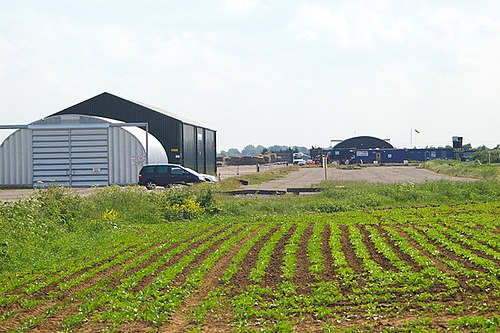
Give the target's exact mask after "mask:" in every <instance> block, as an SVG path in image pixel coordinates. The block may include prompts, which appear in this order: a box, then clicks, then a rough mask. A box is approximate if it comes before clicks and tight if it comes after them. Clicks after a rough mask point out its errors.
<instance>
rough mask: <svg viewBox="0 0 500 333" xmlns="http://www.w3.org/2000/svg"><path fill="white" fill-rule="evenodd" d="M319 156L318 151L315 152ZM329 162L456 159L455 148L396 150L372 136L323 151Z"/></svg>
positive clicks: (396, 161)
mask: <svg viewBox="0 0 500 333" xmlns="http://www.w3.org/2000/svg"><path fill="white" fill-rule="evenodd" d="M314 153H315V154H318V152H317V150H316V151H314ZM323 154H324V155H328V160H329V162H336V163H340V164H349V163H364V164H374V163H379V164H383V163H404V162H405V161H428V160H433V159H448V160H451V159H455V158H456V153H455V150H454V149H453V148H421V149H419V148H412V149H407V148H395V147H393V146H392V145H391V144H390V143H389V142H387V140H382V139H379V138H376V137H371V136H358V137H353V138H350V139H347V140H344V141H341V142H340V143H338V144H336V145H335V146H334V147H332V148H329V149H323Z"/></svg>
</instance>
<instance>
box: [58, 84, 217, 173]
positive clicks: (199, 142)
mask: <svg viewBox="0 0 500 333" xmlns="http://www.w3.org/2000/svg"><path fill="white" fill-rule="evenodd" d="M61 114H81V115H89V116H98V117H104V118H109V119H115V120H119V121H123V122H127V123H138V122H147V123H148V127H149V133H151V134H152V135H154V136H155V137H156V138H157V139H158V140H159V141H160V142H161V144H162V145H163V147H164V148H165V151H166V152H167V156H168V160H169V162H170V163H176V164H182V165H184V166H186V167H189V168H192V169H194V170H196V171H198V172H201V173H209V174H215V173H216V171H217V163H216V158H217V151H216V131H215V130H212V129H208V128H206V127H204V126H202V125H199V124H197V123H195V122H193V121H190V120H185V119H181V118H180V117H179V116H177V115H174V114H172V113H170V112H168V111H165V110H162V109H160V108H157V107H152V106H149V105H146V104H143V103H141V102H136V101H129V100H126V99H124V98H121V97H118V96H115V95H112V94H110V93H107V92H104V93H102V94H100V95H97V96H95V97H92V98H90V99H88V100H85V101H83V102H80V103H78V104H76V105H73V106H71V107H69V108H66V109H64V110H62V111H59V112H57V113H55V114H53V115H61Z"/></svg>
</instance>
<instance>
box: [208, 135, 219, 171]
mask: <svg viewBox="0 0 500 333" xmlns="http://www.w3.org/2000/svg"><path fill="white" fill-rule="evenodd" d="M205 162H206V170H205V172H206V173H208V174H211V175H216V174H217V148H216V142H215V131H212V130H208V129H205Z"/></svg>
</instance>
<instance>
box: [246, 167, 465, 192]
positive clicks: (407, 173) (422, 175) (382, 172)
mask: <svg viewBox="0 0 500 333" xmlns="http://www.w3.org/2000/svg"><path fill="white" fill-rule="evenodd" d="M324 179H325V172H324V170H323V169H322V168H320V167H318V168H301V169H300V170H299V171H296V172H292V173H290V174H289V175H288V176H287V177H285V178H283V179H277V180H273V181H270V182H266V183H263V184H260V185H253V186H245V188H247V189H260V190H286V189H287V188H289V187H309V186H311V185H314V184H318V183H320V182H321V181H323V180H324ZM328 179H329V180H336V181H347V182H350V181H364V182H367V183H403V182H412V183H426V182H432V181H438V180H450V181H474V180H475V179H471V178H458V177H451V176H447V175H442V174H437V173H435V172H432V171H429V170H426V169H419V168H417V167H414V166H379V167H363V168H356V169H336V168H328Z"/></svg>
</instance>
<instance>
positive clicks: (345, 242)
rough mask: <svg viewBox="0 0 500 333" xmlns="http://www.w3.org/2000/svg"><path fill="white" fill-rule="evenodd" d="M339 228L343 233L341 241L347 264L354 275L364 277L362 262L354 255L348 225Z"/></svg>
mask: <svg viewBox="0 0 500 333" xmlns="http://www.w3.org/2000/svg"><path fill="white" fill-rule="evenodd" d="M339 228H340V230H341V232H342V239H341V242H342V251H343V252H344V255H345V258H346V261H347V264H348V265H349V267H351V269H352V270H353V271H354V274H356V275H362V274H363V266H362V262H361V259H360V258H358V257H357V256H356V254H355V253H354V249H353V247H352V245H351V242H350V241H349V229H348V227H347V226H346V225H340V226H339Z"/></svg>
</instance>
